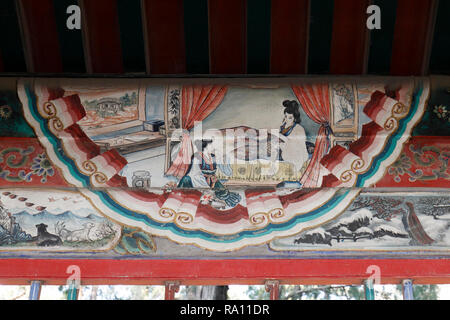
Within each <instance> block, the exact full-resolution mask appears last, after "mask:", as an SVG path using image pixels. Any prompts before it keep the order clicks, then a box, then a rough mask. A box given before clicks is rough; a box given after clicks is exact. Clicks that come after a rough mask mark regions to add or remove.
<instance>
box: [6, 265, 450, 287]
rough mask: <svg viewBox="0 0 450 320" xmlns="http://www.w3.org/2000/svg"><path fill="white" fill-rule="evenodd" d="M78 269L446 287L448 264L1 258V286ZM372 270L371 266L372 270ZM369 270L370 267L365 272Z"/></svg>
mask: <svg viewBox="0 0 450 320" xmlns="http://www.w3.org/2000/svg"><path fill="white" fill-rule="evenodd" d="M70 265H77V266H79V267H80V271H81V275H80V276H81V284H84V285H85V284H156V285H164V284H165V283H166V282H167V281H179V282H180V284H181V285H199V284H204V285H213V284H216V285H222V284H260V285H263V284H264V283H266V281H267V280H279V281H280V284H362V282H363V281H364V280H365V279H367V278H369V276H370V275H371V274H372V273H371V272H368V268H369V267H370V266H376V267H377V268H379V270H380V277H381V278H380V283H382V284H385V283H393V284H396V283H397V284H400V283H401V281H402V280H403V279H412V280H413V281H414V283H415V284H439V283H441V284H444V283H450V259H361V260H358V259H352V260H351V259H312V260H311V259H229V260H222V259H217V260H198V259H174V260H158V259H149V260H142V259H126V260H125V259H120V260H117V259H95V260H94V259H78V260H67V259H51V260H46V259H0V283H2V284H24V283H29V282H30V281H31V280H43V281H45V284H64V283H66V280H67V278H68V276H70V274H67V273H66V270H67V268H68V266H70ZM371 268H372V269H373V267H371ZM369 270H370V268H369Z"/></svg>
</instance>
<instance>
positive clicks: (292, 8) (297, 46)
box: [270, 0, 309, 74]
mask: <svg viewBox="0 0 450 320" xmlns="http://www.w3.org/2000/svg"><path fill="white" fill-rule="evenodd" d="M308 26H309V0H279V1H272V8H271V39H270V43H271V44H270V49H271V50H270V72H271V73H276V74H304V73H306V68H307V57H308V30H309V28H308Z"/></svg>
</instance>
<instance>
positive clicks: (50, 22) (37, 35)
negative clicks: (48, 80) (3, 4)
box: [17, 0, 63, 73]
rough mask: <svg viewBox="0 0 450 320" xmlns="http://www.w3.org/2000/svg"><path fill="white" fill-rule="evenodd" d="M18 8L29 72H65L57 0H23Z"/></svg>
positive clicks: (20, 0)
mask: <svg viewBox="0 0 450 320" xmlns="http://www.w3.org/2000/svg"><path fill="white" fill-rule="evenodd" d="M17 8H18V15H19V20H20V21H21V31H22V39H23V42H24V47H25V60H26V64H27V70H28V72H36V73H59V72H62V71H63V64H62V58H61V52H60V46H59V41H58V33H57V29H56V21H55V12H54V8H53V1H52V0H19V1H18V2H17Z"/></svg>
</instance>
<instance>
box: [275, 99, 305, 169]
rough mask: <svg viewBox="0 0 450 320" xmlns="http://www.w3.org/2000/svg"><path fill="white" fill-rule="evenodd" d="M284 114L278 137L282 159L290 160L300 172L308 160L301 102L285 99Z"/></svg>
mask: <svg viewBox="0 0 450 320" xmlns="http://www.w3.org/2000/svg"><path fill="white" fill-rule="evenodd" d="M283 107H284V116H283V122H282V124H281V126H280V134H279V135H278V137H279V138H280V140H281V143H280V156H279V157H280V160H282V161H286V162H290V163H292V164H293V165H294V168H295V170H296V172H298V171H299V170H300V169H301V168H302V167H303V164H304V163H305V162H306V161H307V160H308V151H307V149H306V134H305V129H304V128H303V127H302V126H301V125H300V123H301V118H300V110H299V107H300V106H299V104H298V102H297V101H295V100H285V101H283Z"/></svg>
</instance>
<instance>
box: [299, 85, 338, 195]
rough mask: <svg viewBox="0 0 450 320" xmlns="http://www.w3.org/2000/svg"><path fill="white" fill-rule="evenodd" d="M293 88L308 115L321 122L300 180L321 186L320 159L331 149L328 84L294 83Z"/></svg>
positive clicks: (312, 185) (304, 184)
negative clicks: (311, 154) (311, 153)
mask: <svg viewBox="0 0 450 320" xmlns="http://www.w3.org/2000/svg"><path fill="white" fill-rule="evenodd" d="M292 90H293V91H294V93H295V96H296V97H297V99H298V100H299V101H300V104H301V106H302V107H303V110H304V111H305V113H306V114H307V115H308V117H310V118H311V119H312V120H313V121H314V122H316V123H318V124H320V128H319V132H318V133H317V138H316V143H315V148H314V153H313V156H312V158H311V161H310V163H309V165H308V167H307V168H306V171H305V173H304V174H303V176H302V178H301V180H300V183H301V184H302V186H303V187H304V188H315V187H319V186H320V183H321V166H320V159H322V157H323V156H324V155H325V154H326V153H327V152H328V150H329V149H330V139H329V136H328V135H329V132H330V130H329V123H330V98H329V91H328V84H305V85H295V84H293V85H292Z"/></svg>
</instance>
